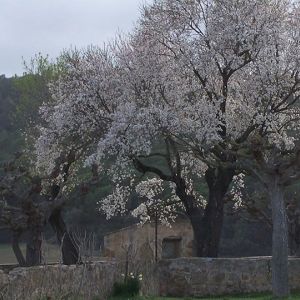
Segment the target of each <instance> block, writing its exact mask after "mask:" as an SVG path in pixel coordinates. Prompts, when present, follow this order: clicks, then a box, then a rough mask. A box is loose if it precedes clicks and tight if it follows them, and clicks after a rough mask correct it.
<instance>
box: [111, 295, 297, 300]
mask: <svg viewBox="0 0 300 300" xmlns="http://www.w3.org/2000/svg"><path fill="white" fill-rule="evenodd" d="M197 299H198V300H212V299H216V300H217V299H219V300H231V299H232V300H238V299H253V300H271V299H272V297H271V296H270V295H245V296H221V297H208V298H165V297H136V298H124V297H123V298H110V300H197ZM288 299H291V300H296V299H299V300H300V294H295V295H292V296H291V297H289V298H288Z"/></svg>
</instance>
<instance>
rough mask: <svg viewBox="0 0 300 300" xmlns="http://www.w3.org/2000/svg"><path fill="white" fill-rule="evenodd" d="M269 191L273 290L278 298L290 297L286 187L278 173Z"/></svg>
mask: <svg viewBox="0 0 300 300" xmlns="http://www.w3.org/2000/svg"><path fill="white" fill-rule="evenodd" d="M268 192H269V196H270V198H271V199H270V200H271V205H272V219H273V234H272V290H273V296H274V297H277V298H283V297H288V295H289V283H288V251H289V249H288V225H287V214H286V207H285V202H284V189H283V186H281V185H280V184H279V176H277V175H276V174H275V175H274V176H272V178H270V180H269V183H268Z"/></svg>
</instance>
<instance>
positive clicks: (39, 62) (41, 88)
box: [13, 53, 64, 127]
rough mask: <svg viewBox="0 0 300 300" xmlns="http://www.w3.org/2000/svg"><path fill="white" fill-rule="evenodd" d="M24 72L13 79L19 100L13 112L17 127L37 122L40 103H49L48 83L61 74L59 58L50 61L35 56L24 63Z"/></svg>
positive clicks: (41, 56)
mask: <svg viewBox="0 0 300 300" xmlns="http://www.w3.org/2000/svg"><path fill="white" fill-rule="evenodd" d="M24 66H25V72H24V74H23V76H21V77H15V78H13V84H14V86H15V88H16V89H17V90H18V91H19V94H20V99H19V101H18V104H17V106H16V107H15V111H14V116H13V117H14V120H15V122H16V123H17V124H18V126H19V127H28V126H31V124H32V123H35V122H37V121H39V118H38V109H39V107H40V106H41V105H42V103H45V102H49V101H51V96H50V93H49V90H48V83H49V82H51V81H53V80H55V79H56V78H57V77H58V76H60V74H62V73H63V69H64V66H63V62H62V60H61V59H60V58H58V59H57V60H56V61H50V60H49V57H48V56H43V55H42V54H41V53H39V54H37V55H36V56H35V57H34V58H32V59H31V60H30V62H29V63H26V62H24Z"/></svg>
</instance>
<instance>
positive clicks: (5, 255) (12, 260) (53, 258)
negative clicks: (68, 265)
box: [0, 243, 60, 264]
mask: <svg viewBox="0 0 300 300" xmlns="http://www.w3.org/2000/svg"><path fill="white" fill-rule="evenodd" d="M20 248H21V250H22V251H23V253H24V255H25V248H26V245H25V244H21V245H20ZM43 253H44V257H45V261H46V262H49V263H53V262H58V261H59V257H60V254H59V247H58V246H56V245H52V244H48V243H47V244H44V245H43ZM16 263H17V260H16V257H15V255H14V252H13V250H12V248H11V245H10V244H0V264H16Z"/></svg>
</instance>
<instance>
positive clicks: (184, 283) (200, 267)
mask: <svg viewBox="0 0 300 300" xmlns="http://www.w3.org/2000/svg"><path fill="white" fill-rule="evenodd" d="M289 268H290V269H289V271H290V287H291V289H292V290H300V276H299V274H300V259H298V258H290V259H289ZM158 269H159V272H158V276H159V293H160V295H161V296H196V297H199V296H200V297H201V296H207V295H211V296H213V295H216V296H217V295H226V294H227V295H228V294H245V293H260V292H268V291H271V258H270V257H257V258H255V257H253V258H214V259H213V258H178V259H172V260H162V261H160V263H159V267H158Z"/></svg>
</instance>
